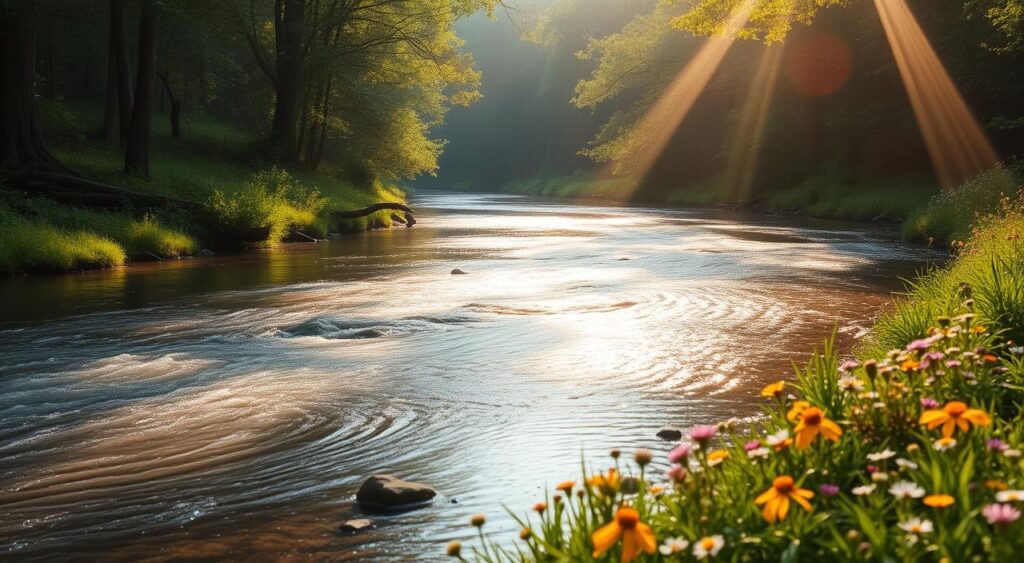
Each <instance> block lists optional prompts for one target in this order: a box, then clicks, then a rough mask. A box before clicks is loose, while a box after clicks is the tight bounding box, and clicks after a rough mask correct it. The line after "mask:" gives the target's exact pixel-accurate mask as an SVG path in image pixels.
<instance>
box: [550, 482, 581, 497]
mask: <svg viewBox="0 0 1024 563" xmlns="http://www.w3.org/2000/svg"><path fill="white" fill-rule="evenodd" d="M575 486H576V481H562V482H561V483H559V484H557V485H555V490H556V491H562V492H564V493H565V494H569V492H570V491H572V488H573V487H575Z"/></svg>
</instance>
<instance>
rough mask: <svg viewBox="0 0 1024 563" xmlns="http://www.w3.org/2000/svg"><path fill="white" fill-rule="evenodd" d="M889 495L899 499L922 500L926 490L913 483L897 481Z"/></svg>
mask: <svg viewBox="0 0 1024 563" xmlns="http://www.w3.org/2000/svg"><path fill="white" fill-rule="evenodd" d="M889 494H891V495H892V496H894V497H896V498H899V499H911V498H921V497H923V496H924V489H922V488H921V487H919V486H918V485H917V483H913V482H911V481H897V482H896V483H893V484H892V486H891V487H889Z"/></svg>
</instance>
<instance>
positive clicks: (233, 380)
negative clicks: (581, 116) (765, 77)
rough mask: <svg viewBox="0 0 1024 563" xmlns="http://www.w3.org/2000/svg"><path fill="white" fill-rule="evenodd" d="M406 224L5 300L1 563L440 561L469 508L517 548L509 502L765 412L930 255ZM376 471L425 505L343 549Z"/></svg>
mask: <svg viewBox="0 0 1024 563" xmlns="http://www.w3.org/2000/svg"><path fill="white" fill-rule="evenodd" d="M416 204H417V206H418V208H419V209H420V210H421V213H420V215H419V217H420V221H421V222H420V224H419V225H417V226H416V227H415V228H413V229H401V230H392V231H382V232H374V233H366V234H361V235H352V236H347V237H342V238H339V239H335V240H333V241H331V242H328V243H321V244H309V245H292V246H290V247H289V248H288V249H287V250H282V251H274V252H263V253H257V254H251V255H246V256H233V257H223V258H222V257H213V258H201V259H192V260H183V261H174V262H163V263H158V264H156V263H155V264H146V265H139V266H132V267H129V268H124V269H120V270H114V271H108V272H98V273H89V274H79V275H66V276H54V277H30V278H25V279H14V280H4V281H0V306H2V316H0V321H2V323H3V324H2V325H0V370H2V375H0V464H2V465H0V554H6V555H7V556H14V557H16V558H18V559H22V560H23V559H64V558H97V557H102V558H105V559H140V558H152V559H161V560H163V559H177V558H207V559H226V558H230V559H280V558H285V557H300V558H307V557H311V558H319V559H328V558H331V559H347V558H352V559H387V560H392V559H405V558H408V559H436V558H439V556H441V555H442V552H443V549H444V543H445V542H446V541H447V540H449V539H452V538H462V539H466V538H468V537H469V536H471V535H472V534H471V531H470V529H469V527H468V526H467V525H465V523H466V521H467V519H468V516H469V515H470V514H472V513H476V512H484V513H487V514H488V515H489V516H490V518H491V519H490V521H489V523H488V524H487V526H488V529H490V530H491V531H499V530H501V531H507V532H509V533H508V534H506V537H508V538H511V537H512V536H513V534H514V530H516V529H517V526H516V525H515V524H514V522H513V521H512V520H511V519H510V518H509V517H508V516H506V515H504V512H503V510H502V508H501V505H502V504H503V503H504V504H506V505H507V506H509V507H510V508H511V509H513V510H516V511H520V512H525V511H527V510H528V509H529V507H530V506H532V504H533V502H534V501H536V500H538V499H540V498H543V486H544V485H545V484H547V485H549V486H550V485H552V484H554V483H556V482H558V481H560V480H562V479H566V478H573V477H576V476H577V475H578V472H579V462H580V457H581V455H582V456H583V457H585V458H586V460H588V462H590V463H593V464H594V465H595V466H596V467H604V466H605V464H606V463H607V461H608V458H607V457H606V455H607V454H606V452H607V451H608V449H609V448H611V447H615V446H623V447H626V448H630V447H635V446H647V447H650V448H653V449H655V450H656V451H658V452H664V451H665V450H666V449H667V448H668V447H670V445H669V444H667V443H664V442H660V441H658V440H657V439H656V438H655V433H656V432H657V431H658V429H659V428H661V427H663V426H675V427H681V428H682V427H686V426H688V425H691V424H693V423H698V422H712V421H718V420H722V419H724V418H728V417H740V418H744V417H746V418H749V417H751V416H753V415H755V414H756V413H757V410H758V404H759V401H758V399H757V392H758V390H759V389H760V388H761V387H762V386H763V385H764V384H765V383H766V382H769V381H773V380H777V379H779V378H780V376H782V375H783V374H785V373H787V371H788V366H789V362H790V360H791V359H800V358H804V357H806V354H807V352H808V351H809V350H810V349H812V348H813V347H814V346H815V345H816V344H818V343H820V342H821V340H822V339H823V338H824V337H826V336H827V335H828V334H829V333H830V332H831V331H832V330H833V329H834V328H836V329H837V330H838V333H839V339H840V341H841V343H842V344H843V345H844V346H846V347H847V348H848V347H849V346H850V345H851V344H852V341H853V339H854V338H856V337H858V336H859V335H861V334H862V333H863V331H864V330H865V327H866V326H868V325H869V320H870V318H871V317H872V316H873V315H874V314H876V313H877V311H878V310H879V309H880V308H881V307H882V306H884V304H885V302H886V301H887V300H888V299H889V298H890V294H891V292H892V291H893V290H896V289H898V288H899V286H898V282H897V281H896V277H897V276H900V275H903V276H907V275H911V274H913V272H914V271H915V270H917V269H920V268H922V267H923V266H924V265H925V264H926V262H927V261H928V260H929V259H934V258H935V257H934V256H930V255H928V254H927V253H925V251H922V250H920V249H911V248H908V247H905V246H902V245H900V244H899V243H898V242H896V239H897V237H896V235H894V234H893V233H891V232H886V231H868V230H865V229H864V228H862V227H859V226H857V227H853V226H850V225H848V224H847V225H844V224H829V223H820V222H810V221H805V220H795V219H791V218H787V219H779V218H770V217H763V216H745V215H738V214H735V213H732V214H727V213H721V212H708V211H700V212H698V211H664V210H653V209H638V208H615V207H583V206H574V205H567V204H555V203H543V202H533V201H529V200H525V199H519V198H514V197H506V196H482V195H461V194H428V195H423V196H420V197H419V198H418V200H417V202H416ZM453 268H460V269H462V270H464V271H466V272H467V274H466V275H451V274H450V273H449V272H450V271H451V270H452V269H453ZM661 466H662V467H663V464H662V465H661ZM382 472H388V473H395V474H398V475H400V476H401V477H404V478H407V479H411V480H416V481H421V482H425V483H428V484H430V485H432V486H434V487H436V488H437V489H438V491H439V493H440V494H439V496H438V498H436V499H435V502H434V503H433V505H432V506H430V507H429V508H425V509H422V510H417V511H413V512H408V513H404V514H399V515H391V516H384V517H378V518H377V523H378V525H379V527H378V528H377V529H375V530H372V531H370V532H366V533H362V534H359V535H355V536H347V535H344V534H339V533H337V531H336V530H337V528H338V526H339V524H340V523H342V522H343V521H344V520H346V519H348V518H353V517H358V516H359V515H360V514H361V513H360V511H359V509H358V508H357V507H356V506H354V503H353V500H354V494H355V491H356V489H357V488H358V486H359V484H360V483H361V482H362V480H363V479H365V478H366V477H367V476H369V475H372V474H375V473H382Z"/></svg>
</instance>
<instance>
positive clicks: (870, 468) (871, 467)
mask: <svg viewBox="0 0 1024 563" xmlns="http://www.w3.org/2000/svg"><path fill="white" fill-rule="evenodd" d="M876 471H878V467H877V466H875V465H869V466H868V473H874V472H876Z"/></svg>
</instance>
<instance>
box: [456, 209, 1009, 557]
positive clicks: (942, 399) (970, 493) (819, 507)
mask: <svg viewBox="0 0 1024 563" xmlns="http://www.w3.org/2000/svg"><path fill="white" fill-rule="evenodd" d="M1022 231H1024V199H1021V198H1017V199H1009V198H1004V199H1003V200H1002V201H1001V202H1000V203H999V205H998V206H997V207H993V208H991V209H990V210H989V212H987V213H986V214H985V215H983V216H982V217H979V218H976V219H975V222H974V227H973V229H972V231H971V233H970V236H969V239H968V240H967V242H965V243H964V245H963V246H962V247H961V246H960V245H957V249H958V255H957V256H956V258H955V259H954V260H953V261H952V262H951V263H950V264H949V265H948V266H946V267H945V268H943V269H940V270H936V271H934V272H931V273H928V274H926V275H924V276H923V277H922V278H921V279H919V280H918V281H917V282H916V283H915V284H914V285H913V286H912V287H911V288H910V291H909V292H908V294H907V295H906V296H905V297H903V298H901V299H900V300H899V301H898V302H897V303H896V305H895V307H894V308H893V309H892V310H891V311H889V312H887V313H885V314H884V315H882V317H881V318H880V319H879V320H878V322H877V324H876V326H875V330H874V332H873V334H872V335H871V336H870V337H869V338H868V340H867V341H866V342H865V343H864V345H863V346H862V347H861V348H860V349H859V351H858V352H857V353H856V355H855V357H853V358H850V357H846V358H844V357H843V356H841V355H840V354H839V352H838V351H837V350H836V349H835V348H834V347H833V346H832V343H831V342H826V343H825V345H824V347H823V348H822V349H821V350H820V351H819V353H816V354H814V355H813V356H812V358H811V359H810V360H809V361H808V363H807V364H806V366H803V367H802V368H800V369H796V371H795V374H794V377H793V378H792V380H791V381H779V382H777V383H774V384H771V385H768V386H767V387H766V388H765V389H764V390H763V391H762V392H761V396H762V397H763V401H764V407H763V416H762V417H761V418H760V420H759V421H758V422H756V423H754V424H751V425H744V426H739V425H736V424H735V423H733V422H729V421H726V422H721V421H711V420H709V421H707V422H708V423H709V424H708V425H707V426H698V427H694V428H692V429H691V430H690V432H689V436H687V437H686V438H685V439H684V440H683V441H682V442H681V443H680V444H678V445H676V446H674V447H673V449H672V450H671V451H670V453H669V454H668V455H667V459H655V456H654V454H653V453H652V452H650V451H648V450H645V449H636V450H633V451H632V456H631V457H632V460H627V459H626V458H624V457H623V456H622V454H621V453H620V452H619V450H615V451H613V452H612V453H611V457H610V458H609V459H608V460H607V466H606V467H608V469H603V468H593V467H585V468H584V473H583V475H582V476H580V478H579V479H578V480H571V476H567V475H563V476H558V475H552V476H551V478H552V479H557V478H558V477H563V478H566V477H569V478H570V480H567V481H564V482H562V483H560V484H558V485H557V486H556V487H555V488H554V489H553V490H550V491H548V492H546V493H545V494H544V497H543V498H542V499H540V498H539V499H538V503H537V505H536V506H534V508H533V511H532V512H530V513H526V514H523V515H522V516H521V517H519V521H520V523H521V525H522V531H521V533H520V534H519V538H520V539H519V541H518V542H515V543H510V542H509V541H504V540H498V541H495V540H493V539H492V538H490V537H489V536H488V535H487V534H486V533H485V526H486V518H485V517H484V516H483V515H481V516H478V517H474V519H473V521H472V525H474V526H476V527H478V529H479V536H480V539H479V541H478V542H474V543H473V545H472V546H471V548H470V547H469V546H467V547H465V548H464V547H463V546H462V545H461V543H459V542H453V543H452V544H449V546H448V554H449V555H451V556H453V557H457V558H460V559H463V558H467V557H468V558H472V559H476V560H483V561H513V560H514V561H520V560H529V561H553V560H572V561H588V560H598V561H631V560H634V559H637V560H641V561H697V560H706V559H719V560H730V561H768V560H779V561H798V560H802V559H808V560H809V559H822V558H830V559H833V560H843V561H1006V562H1009V561H1017V560H1019V554H1020V553H1021V550H1022V549H1024V518H1022V510H1024V462H1022V459H1024V457H1022V455H1024V454H1022V449H1024V415H1022V412H1021V407H1022V406H1024V346H1021V343H1022V342H1024V241H1021V239H1020V234H1021V232H1022ZM565 454H566V455H569V456H571V455H574V454H573V452H565ZM655 468H657V470H655ZM666 468H667V471H665V469H666Z"/></svg>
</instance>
